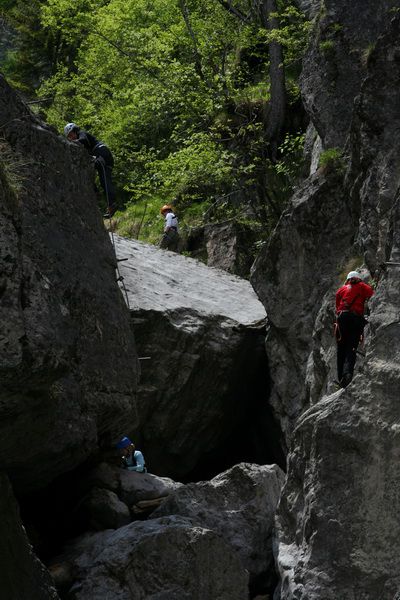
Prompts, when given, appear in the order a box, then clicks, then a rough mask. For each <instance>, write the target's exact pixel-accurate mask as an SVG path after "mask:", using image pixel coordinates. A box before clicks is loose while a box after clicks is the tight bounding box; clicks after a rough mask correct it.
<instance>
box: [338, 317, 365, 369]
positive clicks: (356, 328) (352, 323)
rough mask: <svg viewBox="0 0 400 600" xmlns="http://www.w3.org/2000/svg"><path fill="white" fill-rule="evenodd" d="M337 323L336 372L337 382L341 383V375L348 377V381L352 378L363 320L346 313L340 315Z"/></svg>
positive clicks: (362, 329)
mask: <svg viewBox="0 0 400 600" xmlns="http://www.w3.org/2000/svg"><path fill="white" fill-rule="evenodd" d="M337 323H338V331H337V333H336V341H337V372H338V380H339V381H341V380H342V378H343V375H348V376H349V379H352V377H353V371H354V365H355V364H356V356H357V348H358V344H359V343H360V337H361V335H362V333H363V331H364V325H365V319H364V317H360V316H359V315H355V314H354V313H352V312H349V311H347V312H342V313H340V315H339V316H338V318H337Z"/></svg>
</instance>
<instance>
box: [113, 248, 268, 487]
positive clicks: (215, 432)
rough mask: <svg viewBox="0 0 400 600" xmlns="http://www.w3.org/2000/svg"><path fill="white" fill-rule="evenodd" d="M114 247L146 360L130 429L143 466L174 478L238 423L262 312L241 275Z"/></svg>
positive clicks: (248, 392)
mask: <svg viewBox="0 0 400 600" xmlns="http://www.w3.org/2000/svg"><path fill="white" fill-rule="evenodd" d="M116 247H117V254H118V257H119V258H122V259H124V258H127V259H128V260H127V261H124V262H121V263H120V269H121V272H122V274H123V276H124V278H125V285H126V288H127V291H128V296H129V300H130V305H131V314H132V319H133V323H134V327H135V337H136V340H137V345H138V352H139V355H140V357H143V358H146V357H149V359H148V360H143V361H142V362H141V365H142V374H141V382H140V391H139V396H138V402H139V404H138V406H139V414H140V425H139V430H138V431H136V432H133V431H132V433H133V434H134V435H135V441H137V435H138V436H139V441H137V443H138V444H139V445H140V448H141V449H142V450H143V451H144V455H145V458H146V462H147V464H148V467H149V470H150V472H153V473H158V474H163V475H168V476H169V477H172V478H176V479H180V478H182V477H183V476H185V475H186V474H188V473H189V472H190V471H191V470H192V469H193V467H194V466H195V465H196V463H197V462H198V460H199V458H200V457H203V456H204V455H207V453H210V452H212V451H213V450H215V449H216V448H220V447H221V446H223V444H224V442H225V440H226V439H227V437H228V436H229V435H230V434H232V432H233V431H234V430H235V428H237V427H238V426H239V424H241V423H242V422H243V420H244V419H246V415H247V412H248V410H249V406H250V405H251V402H252V397H253V389H252V386H253V385H254V382H255V381H256V379H258V378H259V373H260V369H262V368H263V360H264V341H263V337H264V331H265V311H264V308H263V306H262V304H261V303H260V302H259V301H258V299H257V298H256V296H255V294H254V292H253V290H252V289H251V286H250V285H249V283H248V282H247V281H245V280H243V279H240V278H238V277H235V276H232V275H229V274H227V273H225V272H224V271H220V270H217V269H211V268H209V267H206V266H205V265H203V264H202V263H200V262H198V261H196V260H193V259H189V258H186V257H184V256H179V255H177V254H175V253H171V252H168V251H163V250H159V249H158V248H154V247H153V246H150V245H147V244H143V243H140V242H136V241H133V240H124V239H122V238H118V237H116ZM263 400H264V403H266V398H263ZM194 432H196V433H195V435H194ZM155 441H156V443H155ZM231 464H232V463H231Z"/></svg>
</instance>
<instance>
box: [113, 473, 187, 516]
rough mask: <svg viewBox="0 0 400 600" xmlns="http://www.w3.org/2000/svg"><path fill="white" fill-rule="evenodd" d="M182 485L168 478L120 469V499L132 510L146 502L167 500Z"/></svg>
mask: <svg viewBox="0 0 400 600" xmlns="http://www.w3.org/2000/svg"><path fill="white" fill-rule="evenodd" d="M181 485H182V484H181V483H177V482H176V481H172V479H168V478H167V477H157V476H156V475H152V474H150V473H137V472H136V471H128V470H124V469H120V497H121V499H122V500H123V502H125V504H127V506H129V507H130V508H131V507H132V506H133V505H134V504H138V503H140V502H143V501H146V500H156V499H158V498H166V497H167V496H168V495H169V494H171V493H172V492H174V491H175V490H176V489H178V488H179V487H181ZM142 506H144V505H143V504H142Z"/></svg>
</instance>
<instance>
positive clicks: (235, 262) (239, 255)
mask: <svg viewBox="0 0 400 600" xmlns="http://www.w3.org/2000/svg"><path fill="white" fill-rule="evenodd" d="M256 240H257V232H256V231H255V230H254V229H252V228H251V227H248V226H246V225H241V224H240V223H236V222H235V221H233V222H229V223H221V224H215V225H213V224H212V225H206V226H205V227H199V228H197V229H194V230H192V231H191V232H190V234H189V236H188V239H187V242H186V246H187V249H188V250H189V251H190V252H191V255H192V256H193V257H195V258H197V257H199V258H201V259H204V260H205V261H206V263H207V265H208V266H209V267H216V268H218V269H224V271H228V272H229V273H233V274H234V275H239V276H240V277H248V276H249V274H250V268H251V265H252V264H253V262H254V259H255V255H256V247H255V242H256Z"/></svg>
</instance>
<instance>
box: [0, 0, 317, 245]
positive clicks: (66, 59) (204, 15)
mask: <svg viewBox="0 0 400 600" xmlns="http://www.w3.org/2000/svg"><path fill="white" fill-rule="evenodd" d="M9 3H10V5H11V6H12V7H13V8H12V10H14V9H15V10H17V12H19V19H20V22H21V23H22V21H23V20H24V19H26V20H27V21H26V22H29V23H30V24H31V25H34V27H31V30H32V36H33V37H32V40H31V44H30V47H31V48H32V49H33V48H34V49H35V52H36V51H38V52H39V54H41V55H42V57H43V65H45V66H44V67H43V70H42V71H41V72H40V74H39V75H38V79H39V80H41V85H40V89H39V91H38V96H39V98H42V99H43V98H51V99H52V101H51V103H50V104H49V105H48V104H43V105H42V108H43V110H45V116H46V119H47V121H49V122H50V123H51V124H52V125H54V126H55V127H56V128H58V130H59V131H60V132H61V131H62V128H63V126H64V125H65V122H68V121H74V122H76V123H78V124H79V125H80V126H81V127H83V128H87V129H88V130H90V131H91V132H92V133H93V134H94V135H96V136H97V137H98V138H100V139H102V140H103V141H104V142H105V143H107V144H108V145H109V146H110V148H111V150H112V152H113V154H114V157H115V164H116V168H115V170H114V172H115V178H116V181H117V186H118V189H119V194H120V198H121V199H123V200H124V202H125V204H126V207H127V208H126V213H125V214H124V215H120V216H119V225H118V227H119V230H120V231H124V232H127V233H129V231H128V230H131V235H134V232H135V228H137V227H138V224H137V223H139V225H140V223H141V221H140V219H141V217H139V215H141V214H142V212H143V211H144V207H145V206H146V215H145V218H144V220H143V223H142V224H141V225H140V232H139V235H140V237H141V239H151V240H153V241H154V239H155V238H156V237H157V236H156V232H157V235H158V230H159V216H158V214H157V210H156V205H157V207H159V204H160V202H164V201H165V199H171V200H174V201H175V203H176V206H177V209H178V212H179V216H180V221H181V223H184V222H185V219H187V220H188V222H201V220H202V219H206V220H218V219H223V218H236V216H235V215H239V214H240V213H241V212H243V204H245V205H246V206H250V208H251V210H252V211H253V215H254V216H255V218H257V219H259V220H260V221H262V222H264V223H265V224H267V226H268V227H270V226H273V224H274V222H276V219H277V218H278V217H279V214H280V212H281V210H282V206H283V205H284V203H285V202H286V200H287V198H288V196H289V195H290V193H291V190H292V189H293V185H295V182H296V180H297V177H298V173H299V171H300V170H301V164H302V144H303V137H302V132H299V133H294V132H293V131H287V132H285V134H286V135H284V136H282V139H283V140H284V141H283V143H282V144H281V146H280V149H279V152H278V160H277V161H274V162H273V161H272V160H271V156H270V152H269V148H268V144H267V142H266V139H265V115H266V114H267V113H268V104H269V102H270V93H271V92H270V89H271V85H270V80H269V44H270V43H271V42H278V43H279V44H281V45H282V46H283V48H284V50H285V59H284V63H285V65H284V66H285V67H286V69H287V70H288V77H287V91H288V98H289V103H294V102H296V101H297V99H298V97H299V90H298V85H297V78H298V70H299V65H300V59H301V56H302V54H303V52H304V48H305V46H306V44H307V42H308V30H309V23H308V22H307V21H306V19H305V18H304V15H303V14H302V13H301V12H300V11H299V10H298V9H297V8H296V6H295V3H294V2H293V1H292V0H279V2H278V14H277V15H276V16H277V20H278V23H279V27H278V28H277V29H274V30H273V31H268V30H267V29H266V28H265V26H263V25H262V23H261V21H260V19H259V16H257V14H258V13H256V12H252V13H249V14H250V17H251V18H249V19H248V20H247V21H246V22H243V21H242V20H240V19H237V18H235V16H233V15H232V14H231V13H230V12H229V11H227V10H225V9H224V8H223V7H222V6H221V5H220V4H219V3H218V2H217V1H216V0H152V2H149V0H96V2H95V1H94V0H32V8H29V6H30V4H29V2H28V0H14V1H13V0H9ZM237 6H238V8H240V10H242V11H243V12H246V11H247V10H248V7H249V5H248V3H247V2H244V0H243V1H242V0H238V3H237ZM12 10H11V9H10V10H8V11H7V15H8V17H9V18H11V16H10V15H11V12H12ZM38 21H40V33H39V31H38V28H37V22H38ZM21 27H22V25H21ZM21 27H20V26H18V31H19V34H20V38H19V39H20V49H23V50H24V52H28V46H29V44H28V38H26V37H24V36H23V35H22V29H21ZM24 35H25V34H24ZM20 49H19V50H17V51H16V52H17V55H18V52H20ZM18 56H19V55H18ZM18 56H15V57H14V56H13V54H12V53H10V54H9V56H8V61H9V62H8V65H9V66H8V70H9V73H11V74H13V77H14V78H15V79H17V80H18V78H20V82H23V83H22V84H23V85H27V84H26V81H25V80H24V78H23V77H22V75H21V73H20V72H18V69H17V67H16V63H17V62H18V61H19V57H18ZM32 85H33V87H35V85H36V83H35V84H32ZM31 87H32V86H31ZM297 127H298V125H297V126H296V128H297ZM142 236H143V237H142Z"/></svg>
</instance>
